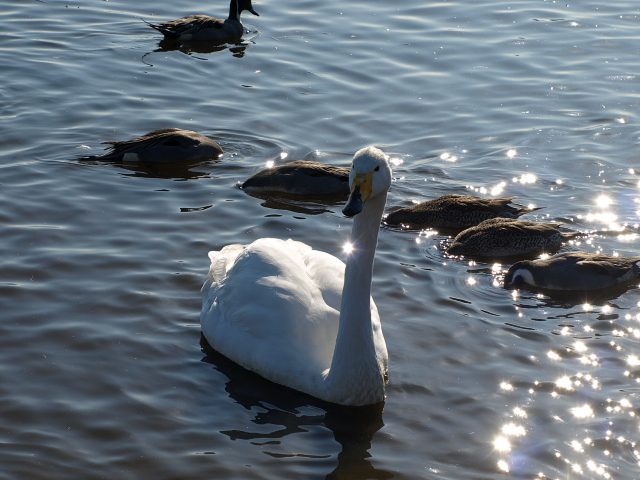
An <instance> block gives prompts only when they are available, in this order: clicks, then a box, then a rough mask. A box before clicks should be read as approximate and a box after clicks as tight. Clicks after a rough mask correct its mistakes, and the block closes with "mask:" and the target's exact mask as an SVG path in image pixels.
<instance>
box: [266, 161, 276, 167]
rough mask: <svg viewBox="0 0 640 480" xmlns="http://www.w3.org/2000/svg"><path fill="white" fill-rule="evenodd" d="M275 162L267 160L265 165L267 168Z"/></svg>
mask: <svg viewBox="0 0 640 480" xmlns="http://www.w3.org/2000/svg"><path fill="white" fill-rule="evenodd" d="M275 164H276V162H274V161H273V160H267V163H266V164H265V165H266V166H267V168H272V167H273V166H274V165H275Z"/></svg>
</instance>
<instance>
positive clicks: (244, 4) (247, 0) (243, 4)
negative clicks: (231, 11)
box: [238, 0, 260, 17]
mask: <svg viewBox="0 0 640 480" xmlns="http://www.w3.org/2000/svg"><path fill="white" fill-rule="evenodd" d="M244 10H247V11H249V12H251V13H253V14H254V15H255V16H257V17H259V16H260V15H258V12H256V11H255V10H254V9H253V5H251V0H240V1H239V2H238V16H239V15H240V14H241V13H242V12H243V11H244Z"/></svg>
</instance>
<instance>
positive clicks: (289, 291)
mask: <svg viewBox="0 0 640 480" xmlns="http://www.w3.org/2000/svg"><path fill="white" fill-rule="evenodd" d="M350 185H351V189H352V194H351V197H350V200H349V202H348V203H347V206H346V207H345V210H344V211H345V213H346V214H348V215H354V214H356V213H357V215H356V217H355V219H354V224H353V229H352V233H351V243H352V244H353V246H354V250H353V252H352V253H351V255H350V257H349V259H348V260H347V265H346V268H345V264H344V263H343V262H342V261H340V260H339V259H337V258H336V257H334V256H332V255H329V254H328V253H324V252H319V251H317V250H313V249H312V248H311V247H309V246H308V245H305V244H303V243H300V242H296V241H293V240H287V241H284V240H279V239H274V238H263V239H260V240H256V241H255V242H253V243H252V244H250V245H246V246H245V245H229V246H227V247H225V248H223V249H222V250H221V251H220V252H210V253H209V257H210V258H211V269H210V271H209V277H208V278H207V281H206V282H205V284H204V286H203V300H202V314H201V317H200V322H201V327H202V332H203V334H204V336H205V338H206V339H207V341H208V342H209V344H210V345H211V346H212V347H213V348H214V349H215V350H217V351H218V352H220V353H222V354H223V355H225V356H226V357H228V358H229V359H231V360H233V361H234V362H236V363H238V364H240V365H242V366H243V367H245V368H247V369H249V370H252V371H254V372H256V373H258V374H260V375H262V376H263V377H265V378H267V379H269V380H271V381H273V382H276V383H279V384H282V385H286V386H288V387H291V388H294V389H296V390H299V391H302V392H305V393H308V394H310V395H313V396H315V397H318V398H320V399H323V400H326V401H329V402H334V403H339V404H343V405H369V404H373V403H378V402H381V401H383V400H384V390H385V382H386V373H387V362H388V355H387V347H386V344H385V341H384V337H383V335H382V330H381V327H380V318H379V316H378V310H377V308H376V306H375V303H374V302H373V300H372V299H371V278H372V274H373V259H374V256H375V249H376V245H377V241H378V231H379V227H380V220H381V218H382V213H383V211H384V206H385V202H386V197H387V191H388V189H389V187H390V185H391V170H390V168H389V164H388V163H387V160H386V157H385V155H384V153H382V151H380V150H378V149H376V148H374V147H367V148H365V149H362V150H360V151H359V152H358V153H356V155H355V156H354V164H353V168H352V171H351V175H350ZM358 202H359V203H358ZM354 204H355V205H356V207H355V209H354V207H353V205H354ZM359 209H361V212H360V210H359ZM358 212H360V213H358Z"/></svg>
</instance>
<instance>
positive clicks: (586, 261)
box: [504, 252, 640, 291]
mask: <svg viewBox="0 0 640 480" xmlns="http://www.w3.org/2000/svg"><path fill="white" fill-rule="evenodd" d="M638 262H640V256H637V257H612V256H610V255H602V254H598V253H591V252H565V253H559V254H557V255H552V256H550V257H547V258H539V259H536V260H523V261H521V262H516V263H514V264H513V265H512V266H511V268H509V271H508V272H507V274H506V275H505V277H504V284H505V287H519V286H520V285H522V284H527V285H530V286H532V287H538V288H543V289H547V290H567V291H588V290H598V289H602V288H608V287H613V286H615V285H620V284H624V283H629V282H631V281H633V280H636V279H637V278H639V277H640V267H639V266H638Z"/></svg>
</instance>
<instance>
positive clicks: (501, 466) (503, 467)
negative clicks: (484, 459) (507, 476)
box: [498, 460, 509, 473]
mask: <svg viewBox="0 0 640 480" xmlns="http://www.w3.org/2000/svg"><path fill="white" fill-rule="evenodd" d="M498 468H499V469H500V471H502V472H506V473H509V464H508V463H507V462H505V461H504V460H500V461H499V462H498Z"/></svg>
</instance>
